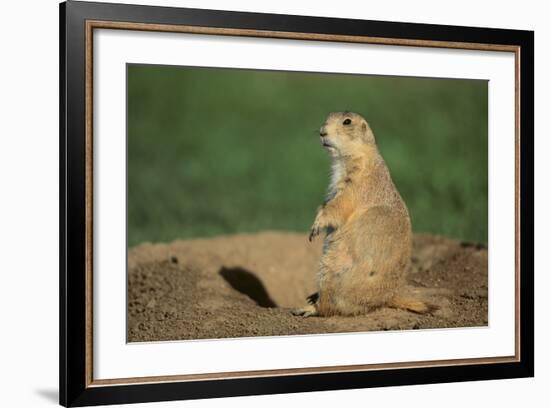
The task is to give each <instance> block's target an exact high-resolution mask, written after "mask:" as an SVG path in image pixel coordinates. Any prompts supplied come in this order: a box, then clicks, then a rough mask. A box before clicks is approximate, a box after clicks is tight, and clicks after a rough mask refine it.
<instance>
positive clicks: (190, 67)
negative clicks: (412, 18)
mask: <svg viewBox="0 0 550 408" xmlns="http://www.w3.org/2000/svg"><path fill="white" fill-rule="evenodd" d="M533 43H534V34H533V32H529V31H517V30H503V29H488V28H472V27H455V26H439V25H425V24H410V23H396V22H380V21H362V20H348V19H333V18H319V17H306V16H289V15H270V14H257V13H240V12H226V11H212V10H198V9H183V8H164V7H150V6H137V5H121V4H107V3H89V2H77V1H68V2H66V3H63V4H61V6H60V50H61V52H60V54H61V61H60V67H61V72H60V95H61V98H60V100H61V107H60V157H61V163H60V169H61V170H60V183H61V188H60V191H61V197H60V198H61V199H60V202H61V208H60V213H61V217H60V219H61V225H60V230H61V234H60V236H61V242H60V248H61V249H60V260H61V262H60V265H61V271H60V339H61V340H60V373H61V374H60V402H61V404H63V405H65V406H83V405H98V404H117V403H132V402H146V401H162V400H175V399H193V398H213V397H224V396H238V395H255V394H270V393H290V392H303V391H318V390H336V389H350V388H361V387H377V386H388V385H405V384H422V383H436V382H453V381H469V380H484V379H499V378H516V377H529V376H533V375H534V346H533V342H534V336H533V333H534V332H533V331H534V328H533V324H534V323H533V290H534V282H533V274H534V271H533V268H534V265H533V220H534V218H533V210H534V205H533V196H534V193H533V179H534V177H533V151H534V150H533V149H534V146H533V112H534V108H533V92H534V82H533V77H534V74H533V70H534V68H533V59H534V56H533Z"/></svg>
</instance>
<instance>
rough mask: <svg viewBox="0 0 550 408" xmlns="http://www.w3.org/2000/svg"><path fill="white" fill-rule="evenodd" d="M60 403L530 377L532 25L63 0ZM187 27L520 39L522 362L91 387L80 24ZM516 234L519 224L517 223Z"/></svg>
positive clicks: (514, 42) (449, 39)
mask: <svg viewBox="0 0 550 408" xmlns="http://www.w3.org/2000/svg"><path fill="white" fill-rule="evenodd" d="M59 11H60V14H59V18H60V44H59V45H60V77H59V80H60V122H59V127H60V146H59V149H60V175H59V176H60V254H59V257H60V258H59V259H60V282H59V283H60V298H59V300H60V309H59V320H60V333H59V334H60V345H59V352H60V383H59V387H60V403H61V404H62V405H64V406H85V405H99V404H122V403H135V402H148V401H167V400H177V399H197V398H215V397H229V396H244V395H258V394H275V393H292V392H304V391H321V390H341V389H353V388H367V387H384V386H395V385H411V384H428V383H446V382H457V381H476V380H488V379H504V378H519V377H532V376H534V299H533V298H534V242H533V240H534V201H533V200H534V164H533V163H534V33H533V32H532V31H519V30H504V29H492V28H491V29H490V28H473V27H458V26H443V25H429V24H412V23H396V22H382V21H363V20H351V19H335V18H320V17H304V16H291V15H274V14H256V13H242V12H228V11H212V10H199V9H184V8H169V7H152V6H137V5H122V4H106V3H91V2H78V1H68V2H65V3H62V4H61V5H60V9H59ZM89 20H102V21H116V22H129V23H148V24H164V25H187V26H197V27H218V28H228V29H248V30H267V31H272V32H293V33H317V34H327V35H346V36H368V37H373V38H378V37H379V38H386V39H388V38H389V39H409V40H426V41H441V42H460V43H472V44H473V43H476V44H495V45H509V46H515V47H519V50H520V52H519V56H520V60H519V63H520V66H521V70H520V74H519V78H518V81H519V89H520V91H519V92H520V93H519V115H520V116H519V132H520V134H521V138H522V141H523V142H522V143H521V148H520V149H519V151H517V154H518V156H517V157H516V166H519V169H520V173H519V174H520V179H519V183H517V186H519V187H518V191H516V193H517V194H518V195H519V197H520V200H521V211H520V216H519V223H518V224H519V241H518V242H517V243H516V245H520V247H521V255H520V257H519V259H517V261H516V262H517V266H519V268H520V269H519V271H520V272H519V281H520V285H519V304H518V306H519V316H518V317H519V330H518V335H519V339H520V340H521V341H520V342H519V346H518V347H519V355H520V356H521V357H520V358H519V360H518V361H514V362H505V363H499V362H495V363H493V364H461V365H441V366H430V367H415V368H396V369H384V370H368V371H348V372H327V373H313V374H296V375H285V376H261V377H260V376H258V377H247V378H236V379H235V378H228V379H218V380H196V381H181V382H179V381H178V382H160V383H142V384H125V385H101V386H94V385H93V383H92V384H90V383H89V381H88V380H87V375H88V374H87V371H86V364H87V362H86V359H87V350H86V348H87V347H88V346H87V343H86V339H87V330H88V329H87V326H86V309H87V307H88V305H87V302H89V301H90V299H89V297H87V296H88V293H89V292H87V286H86V274H85V265H86V252H87V248H86V200H87V194H86V165H85V163H86V139H85V133H86V115H85V113H86V66H85V57H86V55H85V54H86V42H85V35H86V22H87V21H89ZM516 233H517V231H516Z"/></svg>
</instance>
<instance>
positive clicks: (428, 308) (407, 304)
mask: <svg viewBox="0 0 550 408" xmlns="http://www.w3.org/2000/svg"><path fill="white" fill-rule="evenodd" d="M388 306H389V307H394V308H396V309H405V310H408V311H410V312H413V313H419V314H426V313H431V312H433V311H435V310H437V309H438V307H437V306H436V305H434V304H430V303H427V302H423V301H422V300H419V299H416V298H414V297H412V296H407V295H395V296H394V297H393V299H392V300H390V302H389V304H388Z"/></svg>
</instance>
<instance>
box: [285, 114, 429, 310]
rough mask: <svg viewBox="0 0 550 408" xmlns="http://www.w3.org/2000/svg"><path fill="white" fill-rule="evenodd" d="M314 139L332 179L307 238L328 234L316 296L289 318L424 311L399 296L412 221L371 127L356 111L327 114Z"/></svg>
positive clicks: (415, 302)
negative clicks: (327, 159)
mask: <svg viewBox="0 0 550 408" xmlns="http://www.w3.org/2000/svg"><path fill="white" fill-rule="evenodd" d="M348 122H349V123H348ZM320 134H321V143H322V144H323V146H324V147H325V148H326V149H327V150H328V152H329V154H330V156H331V158H332V178H331V182H330V185H329V191H328V196H327V200H326V201H325V204H323V205H322V206H321V207H319V209H318V211H317V216H316V217H315V221H314V223H313V226H312V229H311V234H310V240H311V239H313V238H314V237H315V236H316V235H318V234H319V233H320V232H321V231H326V237H325V240H324V248H323V256H322V258H321V262H320V266H319V272H318V276H317V285H318V296H312V297H311V298H312V299H315V300H314V301H312V304H311V305H308V306H306V307H305V308H302V309H298V310H296V311H295V312H294V313H295V314H298V315H302V316H313V315H321V316H331V315H357V314H362V313H367V312H369V311H370V310H373V309H375V308H377V307H380V306H389V307H396V308H402V309H407V310H410V311H413V312H416V313H426V312H429V311H430V310H431V307H430V306H428V305H426V304H425V303H424V302H422V301H420V300H418V299H414V298H412V297H410V296H406V295H403V292H404V285H405V271H406V269H407V265H408V263H409V261H410V257H411V245H412V233H411V222H410V218H409V213H408V210H407V207H406V205H405V203H404V202H403V199H402V198H401V196H400V195H399V193H398V191H397V189H396V188H395V185H394V184H393V182H392V179H391V177H390V174H389V171H388V168H387V167H386V164H385V162H384V160H383V159H382V156H381V155H380V153H379V152H378V148H377V146H376V142H375V139H374V134H373V133H372V131H371V129H370V126H369V124H368V123H367V121H366V120H365V119H364V118H362V117H361V116H360V115H358V114H356V113H351V112H336V113H331V114H330V115H329V116H328V118H327V119H326V121H325V123H324V124H323V126H322V127H321V131H320Z"/></svg>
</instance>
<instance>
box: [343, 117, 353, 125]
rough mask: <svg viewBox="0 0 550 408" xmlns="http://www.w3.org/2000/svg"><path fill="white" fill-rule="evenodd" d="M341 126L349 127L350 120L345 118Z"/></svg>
mask: <svg viewBox="0 0 550 408" xmlns="http://www.w3.org/2000/svg"><path fill="white" fill-rule="evenodd" d="M343 124H344V125H351V119H350V118H347V119H346V120H344V122H343Z"/></svg>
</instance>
